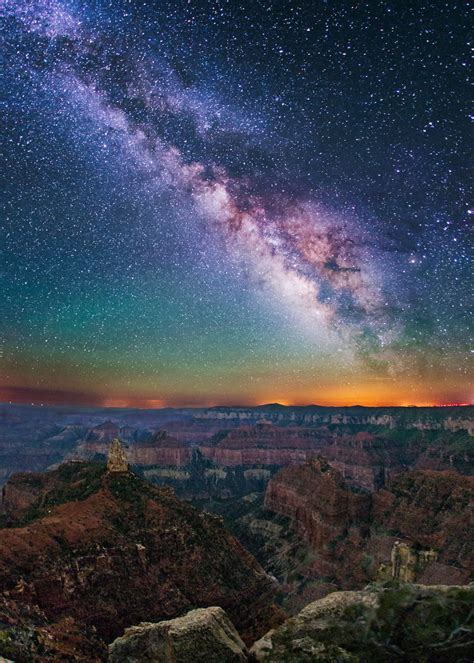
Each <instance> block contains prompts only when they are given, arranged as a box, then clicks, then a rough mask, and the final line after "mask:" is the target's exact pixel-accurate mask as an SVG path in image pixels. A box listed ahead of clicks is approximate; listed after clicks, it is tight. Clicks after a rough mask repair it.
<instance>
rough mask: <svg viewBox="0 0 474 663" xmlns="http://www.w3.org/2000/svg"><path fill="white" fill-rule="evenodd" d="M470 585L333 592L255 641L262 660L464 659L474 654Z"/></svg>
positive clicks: (456, 662) (377, 662) (445, 662)
mask: <svg viewBox="0 0 474 663" xmlns="http://www.w3.org/2000/svg"><path fill="white" fill-rule="evenodd" d="M473 613H474V587H472V586H469V587H446V586H437V587H425V586H423V585H401V586H397V585H395V586H393V585H386V586H384V585H379V586H377V585H372V586H370V587H368V588H367V589H365V590H364V591H358V592H335V593H333V594H329V595H328V596H326V597H325V598H323V599H321V600H319V601H315V602H314V603H310V604H309V605H308V606H306V608H304V609H303V610H302V611H301V612H300V613H299V614H298V615H297V616H296V617H294V618H292V619H289V620H288V621H287V622H285V623H284V624H283V625H282V626H280V627H279V628H277V629H276V630H274V631H271V632H270V633H268V634H267V635H266V636H264V638H262V639H261V640H259V641H258V642H256V643H255V644H254V646H253V647H252V649H251V653H252V655H253V656H254V660H256V661H261V662H265V663H282V662H283V661H285V662H286V663H305V662H307V663H310V662H311V663H312V662H315V661H319V662H321V663H367V661H374V663H385V662H387V663H390V662H393V663H395V662H396V661H407V662H408V661H429V662H430V663H449V662H451V663H461V662H466V663H467V662H468V661H471V660H473V657H474V619H473Z"/></svg>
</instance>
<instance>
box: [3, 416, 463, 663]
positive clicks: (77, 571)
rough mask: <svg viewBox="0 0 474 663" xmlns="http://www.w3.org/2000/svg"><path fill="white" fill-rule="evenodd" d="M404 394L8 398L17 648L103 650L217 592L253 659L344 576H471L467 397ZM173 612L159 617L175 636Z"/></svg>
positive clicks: (11, 621) (9, 578)
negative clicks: (251, 402) (100, 405)
mask: <svg viewBox="0 0 474 663" xmlns="http://www.w3.org/2000/svg"><path fill="white" fill-rule="evenodd" d="M401 410H402V409H398V408H390V409H387V410H386V411H385V410H384V409H379V410H375V409H373V410H372V409H367V408H339V409H337V408H336V409H330V408H317V407H309V408H285V407H283V406H279V405H270V406H265V407H261V408H211V409H208V410H189V409H188V410H180V411H176V410H157V411H144V412H140V411H133V410H114V411H111V410H108V409H106V410H102V409H101V410H96V409H87V408H84V409H81V410H79V409H61V408H45V409H43V408H41V409H40V410H39V409H38V408H32V407H26V406H18V407H16V406H11V407H9V408H7V409H6V410H5V409H4V410H3V412H2V415H1V416H0V468H1V469H0V472H1V473H2V474H1V479H0V483H3V486H0V489H1V494H2V498H1V506H0V527H1V529H0V532H1V536H0V589H1V598H0V622H1V623H2V624H7V625H8V627H7V631H8V638H9V641H8V643H7V645H8V647H10V646H11V647H13V650H14V652H15V656H16V658H15V657H13V656H11V657H10V658H11V659H13V660H15V661H17V660H18V662H19V663H21V661H22V660H25V661H26V660H33V661H36V660H38V661H39V660H41V661H43V660H44V661H47V662H48V663H49V662H50V661H51V663H52V662H53V661H56V660H60V657H61V656H70V657H71V660H77V661H79V660H88V661H96V660H97V661H99V660H105V658H106V657H107V651H106V649H107V648H106V644H107V643H110V642H111V641H112V640H113V639H114V638H117V637H119V636H120V635H121V633H123V630H124V629H126V628H129V627H132V626H134V625H137V624H139V623H140V622H141V621H146V622H152V623H166V624H167V623H168V622H169V623H170V624H171V622H172V621H173V620H174V619H175V618H178V619H181V617H182V616H183V615H184V614H185V613H186V612H187V611H188V610H193V609H195V608H200V609H201V608H202V609H207V608H208V607H209V606H219V607H220V608H222V609H223V610H225V611H226V613H227V615H228V618H230V623H231V625H232V624H233V626H232V628H234V626H235V627H236V629H237V632H238V638H241V639H242V640H243V642H244V645H243V648H242V652H244V653H243V654H241V653H240V652H239V653H238V656H239V657H240V659H238V660H245V659H244V658H242V656H248V657H250V658H249V660H253V659H252V657H254V658H255V656H256V654H255V653H254V652H253V651H252V652H251V653H248V650H247V648H246V647H248V646H250V645H252V643H253V642H254V641H255V640H257V639H258V638H259V637H260V636H262V635H264V634H265V633H266V632H267V631H268V629H269V628H272V627H276V626H278V624H279V623H280V622H281V621H282V620H283V619H284V618H285V615H286V616H288V615H294V616H295V617H296V616H297V615H298V614H299V612H300V611H301V610H302V609H303V608H305V606H307V605H308V604H310V603H311V602H314V601H316V602H317V601H320V600H324V598H325V597H327V596H332V594H333V593H334V592H340V591H342V592H353V591H362V590H363V588H364V587H365V586H366V585H367V584H368V583H374V582H375V583H378V584H380V583H387V582H388V583H389V584H390V583H399V582H408V583H421V584H422V585H423V586H435V585H443V586H446V587H449V586H452V587H460V586H466V585H467V584H468V583H469V581H470V580H471V579H472V577H473V575H474V558H473V550H472V545H471V543H472V541H473V540H474V527H473V514H472V505H473V502H474V499H473V498H474V485H473V482H474V478H473V475H474V453H473V440H472V425H471V423H472V412H473V408H470V407H466V408H436V409H426V411H425V409H422V408H420V409H419V408H409V409H406V410H405V409H403V411H401ZM418 410H420V411H418ZM114 440H116V441H114ZM118 440H121V443H120V442H118ZM111 448H112V450H115V451H113V452H112V461H113V462H112V461H111V460H110V457H109V466H108V467H109V470H108V471H107V468H106V465H105V461H106V460H107V456H108V455H109V454H110V450H111ZM117 450H118V451H117ZM116 453H118V456H115V455H114V454H116ZM209 578H212V582H209ZM377 586H378V585H377ZM387 586H388V585H387ZM377 591H378V590H377ZM200 614H201V613H200ZM216 614H217V613H216ZM200 618H201V617H200ZM203 618H204V617H203ZM193 619H194V617H193ZM212 619H214V617H213V618H212ZM216 619H217V621H218V622H219V624H220V626H219V629H220V630H219V632H220V633H221V631H222V629H224V631H226V632H227V631H229V629H230V631H231V630H232V629H231V627H230V626H229V625H228V624H227V622H226V619H227V617H224V616H222V615H221V614H220V613H219V616H218V617H216ZM162 620H165V622H163V621H162ZM166 620H167V621H166ZM211 622H212V624H214V621H212V620H211ZM186 623H187V622H186ZM170 628H174V626H173V627H171V626H169V627H168V626H166V627H165V626H163V627H160V628H159V629H158V630H152V631H150V633H151V632H153V633H154V634H155V635H156V634H158V633H161V634H165V635H163V636H162V635H160V636H159V637H160V638H161V637H165V639H166V642H167V643H168V644H166V646H167V647H168V646H169V647H175V644H172V643H171V640H169V638H170V637H171V636H170V635H169V634H170V633H171V631H170V630H169V629H170ZM206 628H207V626H206ZM209 628H211V627H209ZM212 628H213V627H212ZM2 629H4V627H3V626H2V628H0V652H2V654H4V655H5V656H6V654H5V652H7V653H8V651H9V650H8V647H7V646H6V645H5V647H4V649H2V642H1V637H4V636H2V633H3V631H2ZM211 631H212V629H211ZM230 631H229V632H230ZM145 632H148V631H143V633H145ZM26 633H29V634H30V635H29V636H28V637H27V636H26V635H25V634H26ZM133 633H136V634H138V633H142V631H140V630H138V631H133ZM173 633H174V631H173ZM166 634H168V635H166ZM221 634H222V633H221ZM214 635H215V633H214ZM214 635H213V636H212V637H214ZM30 636H31V637H30ZM134 637H135V636H134ZM137 637H138V635H137ZM154 637H155V636H154ZM156 637H158V635H156ZM173 637H174V636H173ZM193 637H194V636H193ZM219 637H220V636H219ZM218 640H219V638H218ZM231 640H232V641H234V640H235V638H234V637H233V636H232V637H231ZM24 641H25V642H27V645H22V644H21V643H22V642H24ZM219 642H220V641H219ZM239 642H240V640H239ZM170 643H171V644H170ZM221 644H222V642H220V644H216V646H217V647H220V646H221ZM127 646H128V644H127ZM160 646H161V645H160ZM163 646H164V645H163ZM176 646H177V645H176ZM226 646H227V645H226ZM239 646H240V645H239ZM22 647H23V649H22ZM25 647H26V649H25ZM28 647H29V649H28ZM38 651H41V652H42V654H41V655H40V656H39V658H36V659H35V658H34V657H35V656H37V653H38ZM68 652H69V654H68ZM71 652H73V653H71ZM78 652H80V654H79V653H78ZM74 656H76V658H74ZM81 656H82V658H81ZM262 656H263V654H262ZM265 656H267V654H265ZM22 657H23V658H22ZM6 658H8V656H6ZM66 660H67V659H66ZM258 660H260V659H258ZM262 660H267V659H265V658H262ZM268 660H272V659H271V658H270V659H268ZM275 660H278V659H275Z"/></svg>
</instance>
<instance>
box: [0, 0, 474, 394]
mask: <svg viewBox="0 0 474 663" xmlns="http://www.w3.org/2000/svg"><path fill="white" fill-rule="evenodd" d="M2 20H3V23H4V26H3V27H4V30H3V34H4V35H5V39H4V41H5V44H4V52H5V54H6V62H7V68H6V76H5V88H6V93H7V94H6V99H7V101H6V105H5V110H6V113H5V118H6V131H5V137H6V146H7V150H6V154H7V168H6V169H5V182H4V184H5V191H6V204H5V206H4V210H5V211H4V217H3V221H2V226H3V229H4V236H5V243H4V252H3V257H2V271H3V277H4V284H5V287H4V289H3V295H2V302H1V305H2V310H3V315H2V320H3V330H2V336H3V343H2V345H3V352H2V359H1V361H2V382H1V384H0V387H1V389H2V398H3V400H8V399H9V400H33V401H34V402H42V401H55V402H58V401H60V402H61V401H73V402H78V403H79V402H92V403H100V404H123V405H128V404H130V405H141V406H154V405H161V404H179V405H183V404H189V405H192V404H202V405H205V404H210V403H234V404H235V403H236V402H241V403H244V402H245V403H250V404H251V403H258V402H264V401H274V400H279V401H280V402H292V403H308V402H320V403H325V404H352V403H361V404H407V403H414V404H417V403H418V404H422V403H423V404H424V403H444V402H466V401H469V400H471V399H472V394H471V393H469V368H470V363H469V362H470V359H471V357H472V354H471V348H472V339H470V326H469V319H470V318H469V313H470V311H469V305H470V301H471V300H470V296H471V295H470V293H471V292H472V288H471V287H470V286H472V281H471V280H470V274H471V272H470V270H469V257H470V256H469V248H470V245H469V230H470V226H469V219H470V214H469V213H470V210H469V194H470V191H469V177H468V170H467V164H468V157H469V149H468V135H469V134H468V126H469V125H468V122H469V113H468V94H467V86H468V69H467V64H468V47H467V25H468V19H467V8H466V7H465V5H464V4H463V3H458V2H449V3H448V2H446V3H443V2H427V1H420V2H414V3H410V4H409V5H408V4H407V3H402V2H387V1H383V2H381V1H377V2H370V3H351V2H338V3H328V2H324V1H321V2H301V0H299V1H288V2H284V3H281V2H268V1H264V0H261V1H258V2H246V1H244V2H242V3H235V2H232V1H225V0H219V1H211V0H189V1H185V0H178V1H176V0H170V1H166V0H164V1H162V2H159V3H154V2H139V1H138V0H129V1H126V0H113V1H112V0H95V1H94V2H92V1H79V0H36V1H27V0H20V1H16V0H6V2H5V4H4V8H3V16H2ZM471 212H472V210H471ZM471 218H472V217H471ZM471 366H472V365H471Z"/></svg>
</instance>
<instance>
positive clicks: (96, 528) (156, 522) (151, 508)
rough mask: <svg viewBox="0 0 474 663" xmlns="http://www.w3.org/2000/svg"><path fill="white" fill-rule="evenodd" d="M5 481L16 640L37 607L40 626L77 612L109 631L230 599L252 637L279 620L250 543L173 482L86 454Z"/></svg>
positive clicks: (0, 549)
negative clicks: (188, 500) (183, 497)
mask: <svg viewBox="0 0 474 663" xmlns="http://www.w3.org/2000/svg"><path fill="white" fill-rule="evenodd" d="M9 486H10V487H7V490H6V491H5V499H6V501H7V503H6V504H5V505H4V506H5V510H6V518H7V519H8V527H4V528H3V529H0V592H1V593H2V596H3V598H4V600H5V601H6V603H7V604H8V605H7V607H8V610H9V611H10V612H12V614H13V617H12V619H13V624H12V628H11V629H8V632H7V634H6V636H5V637H8V639H9V646H10V649H13V650H14V649H15V642H17V643H20V642H21V639H22V637H23V636H22V633H24V631H22V629H21V624H22V623H23V622H24V619H25V614H26V613H28V612H29V611H31V610H33V611H36V612H37V613H38V614H41V618H39V617H38V619H37V618H36V616H35V617H34V619H33V627H34V628H37V627H38V628H42V627H43V626H44V625H45V624H49V625H50V627H51V625H53V624H61V623H64V620H65V619H69V620H72V621H73V622H74V625H75V626H74V628H76V627H77V625H79V630H80V629H81V628H82V629H83V631H84V632H87V630H88V629H92V630H93V631H94V632H95V633H96V635H97V638H98V639H100V640H101V641H102V642H110V641H111V640H113V639H114V638H116V637H117V636H118V635H119V634H120V633H122V632H123V630H124V628H126V627H128V626H131V625H132V624H137V623H139V622H141V621H144V620H147V621H160V620H163V619H170V618H174V617H177V616H179V615H182V614H183V613H185V612H186V611H187V610H189V609H191V608H195V607H197V606H198V607H207V606H212V605H220V606H222V607H223V608H224V609H226V610H227V611H228V613H229V616H230V617H231V619H232V621H233V623H234V624H235V625H236V627H237V628H238V629H239V632H240V633H241V635H242V637H243V638H244V639H245V640H246V641H247V642H252V641H253V640H255V638H256V637H258V636H259V635H261V634H262V633H264V632H265V631H266V630H268V628H269V626H271V625H272V624H274V623H278V622H280V621H281V619H282V613H281V611H280V610H279V609H278V608H276V607H275V606H274V604H273V594H274V587H275V585H274V582H273V581H272V580H271V579H270V578H269V577H268V576H267V574H266V573H265V572H264V571H263V569H262V568H261V567H260V566H259V564H258V563H257V562H256V560H255V559H254V558H253V557H252V556H251V555H250V553H248V552H247V551H246V550H245V549H244V548H243V547H242V546H241V545H240V544H239V542H238V541H237V540H236V539H235V538H233V537H232V536H230V535H229V534H228V533H227V532H226V530H225V529H224V527H223V526H222V523H221V521H220V519H218V518H216V517H215V516H211V515H208V514H204V513H201V512H199V511H197V510H196V509H194V508H193V507H191V506H189V505H187V504H185V503H183V502H181V501H180V500H178V499H177V498H176V497H175V496H174V495H173V494H172V493H171V491H169V490H168V489H163V488H157V487H155V486H152V485H151V484H148V483H147V482H146V481H143V480H142V479H140V478H139V477H137V476H136V475H134V474H132V473H129V472H106V469H105V466H104V465H102V464H94V463H81V462H76V463H70V464H66V465H62V466H60V467H59V468H58V469H57V470H55V471H54V472H51V473H47V474H45V475H43V474H37V475H36V474H33V475H26V474H23V475H18V476H17V477H13V478H12V480H11V482H10V484H9ZM13 488H14V490H13ZM15 611H16V613H18V619H17V620H16V625H15V617H14V613H15ZM36 612H35V615H36ZM26 616H27V615H26ZM14 627H15V628H16V627H18V628H19V630H18V628H16V630H15V628H14ZM11 658H12V659H13V660H16V659H17V658H18V657H16V658H15V656H11ZM18 660H20V659H18ZM25 660H31V661H36V660H38V661H39V660H41V661H42V663H43V661H46V660H48V659H47V658H44V657H43V658H41V656H40V657H39V658H34V657H30V658H29V659H25ZM51 660H54V658H53V659H51ZM71 660H75V659H74V658H72V659H71ZM77 660H81V659H77ZM90 660H93V659H90ZM97 660H100V657H99V658H98V659H97Z"/></svg>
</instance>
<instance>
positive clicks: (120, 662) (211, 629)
mask: <svg viewBox="0 0 474 663" xmlns="http://www.w3.org/2000/svg"><path fill="white" fill-rule="evenodd" d="M136 661H143V662H145V661H150V662H151V661H155V662H157V663H158V662H161V661H163V663H164V662H166V661H170V662H171V661H173V663H224V662H225V663H245V661H248V656H247V647H246V646H245V644H244V643H243V642H242V640H241V638H240V636H239V634H238V633H237V631H236V629H235V626H234V625H233V624H232V622H231V621H230V619H229V618H228V617H227V615H226V613H225V612H224V610H222V608H218V607H212V608H200V609H197V610H191V611H190V612H188V613H187V614H186V615H184V616H183V617H177V618H176V619H172V620H169V621H163V622H159V623H157V624H150V623H144V624H139V625H138V626H132V627H131V628H128V629H127V630H126V631H125V633H124V635H123V636H122V637H120V638H117V639H116V640H114V642H113V643H112V644H111V645H110V646H109V663H135V662H136Z"/></svg>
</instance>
